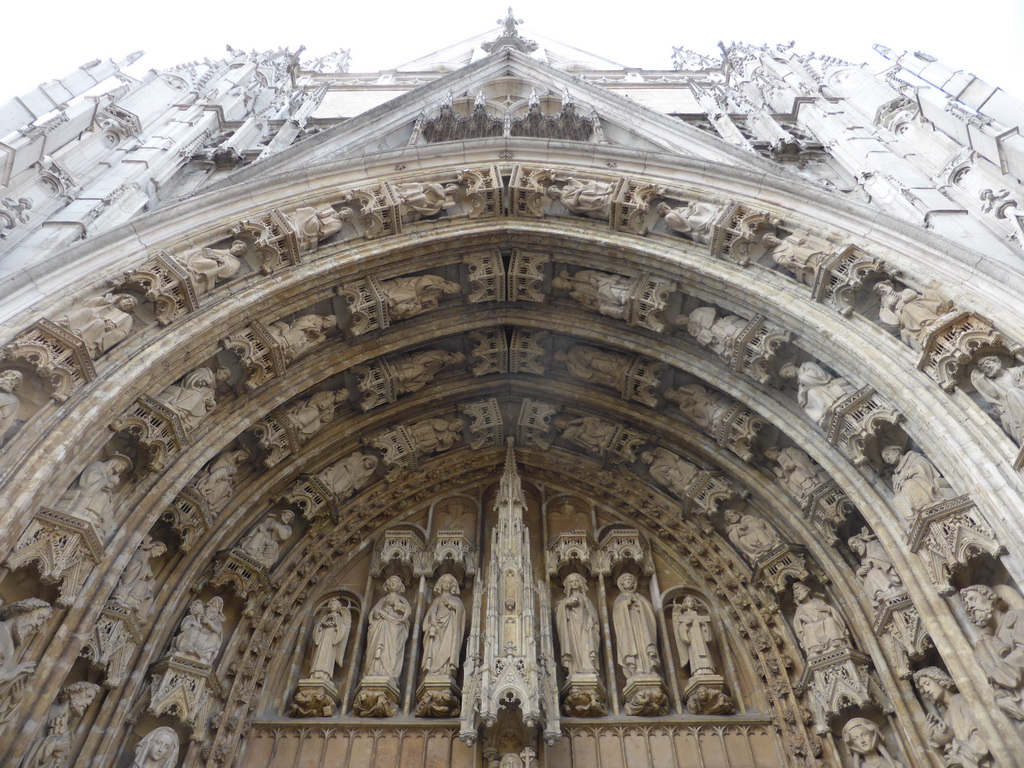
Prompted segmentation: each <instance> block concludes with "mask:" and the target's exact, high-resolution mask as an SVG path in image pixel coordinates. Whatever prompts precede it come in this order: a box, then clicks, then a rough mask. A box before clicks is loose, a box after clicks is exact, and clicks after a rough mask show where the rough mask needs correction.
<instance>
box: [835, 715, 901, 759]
mask: <svg viewBox="0 0 1024 768" xmlns="http://www.w3.org/2000/svg"><path fill="white" fill-rule="evenodd" d="M843 743H844V744H845V745H846V747H847V749H849V750H850V754H852V755H853V766H854V768H903V766H902V765H901V764H900V763H898V762H896V761H895V760H893V758H892V755H890V754H889V751H888V750H887V749H886V748H885V744H884V743H883V742H882V735H881V734H880V733H879V732H878V726H877V725H875V724H874V723H873V722H871V721H870V720H868V719H867V718H864V717H855V718H853V719H851V720H849V721H847V723H846V725H844V726H843Z"/></svg>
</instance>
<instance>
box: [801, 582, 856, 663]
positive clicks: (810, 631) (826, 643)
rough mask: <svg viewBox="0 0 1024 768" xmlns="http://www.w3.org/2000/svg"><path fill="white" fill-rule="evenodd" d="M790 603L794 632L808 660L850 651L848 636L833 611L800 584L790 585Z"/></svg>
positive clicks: (844, 625)
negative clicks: (792, 604) (791, 596)
mask: <svg viewBox="0 0 1024 768" xmlns="http://www.w3.org/2000/svg"><path fill="white" fill-rule="evenodd" d="M793 599H794V601H795V602H796V613H794V614H793V629H794V631H795V632H796V637H797V640H798V641H799V642H800V647H801V648H803V650H804V653H805V654H806V655H807V658H808V659H813V658H814V657H816V656H822V655H824V654H826V653H828V652H829V651H832V650H835V649H839V648H849V647H850V632H849V630H848V629H847V628H846V622H845V621H843V617H842V616H840V615H839V612H838V611H837V610H836V609H835V608H833V607H832V606H831V605H829V604H828V603H826V602H825V601H824V600H823V599H822V598H821V597H820V596H819V595H815V594H814V593H812V592H811V589H810V587H808V586H807V585H806V584H803V583H800V582H797V583H796V584H794V585H793Z"/></svg>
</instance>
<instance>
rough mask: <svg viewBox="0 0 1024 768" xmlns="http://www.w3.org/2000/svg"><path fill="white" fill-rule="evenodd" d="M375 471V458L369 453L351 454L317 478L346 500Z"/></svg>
mask: <svg viewBox="0 0 1024 768" xmlns="http://www.w3.org/2000/svg"><path fill="white" fill-rule="evenodd" d="M376 469H377V457H376V456H374V455H372V454H369V453H353V454H352V455H351V456H348V457H346V458H344V459H342V460H341V461H339V462H338V463H337V464H332V465H331V466H329V467H328V468H327V469H325V470H324V471H323V472H321V473H320V474H319V475H317V477H319V478H320V480H321V481H322V482H323V483H324V485H326V486H327V487H328V488H330V489H331V490H332V491H334V494H335V495H336V496H337V497H338V498H341V499H344V498H347V497H348V496H351V495H352V494H353V493H355V492H356V491H357V490H359V489H360V488H362V487H363V485H365V484H366V481H367V480H369V479H370V477H371V476H372V475H373V473H374V470H376Z"/></svg>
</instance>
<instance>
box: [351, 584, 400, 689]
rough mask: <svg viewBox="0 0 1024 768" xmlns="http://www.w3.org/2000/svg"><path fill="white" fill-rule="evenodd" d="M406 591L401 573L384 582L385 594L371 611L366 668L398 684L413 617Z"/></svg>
mask: <svg viewBox="0 0 1024 768" xmlns="http://www.w3.org/2000/svg"><path fill="white" fill-rule="evenodd" d="M404 592H405V584H403V583H402V580H401V579H400V578H399V577H398V576H390V577H388V580H387V581H385V582H384V593H385V594H384V596H383V597H382V598H381V599H380V600H378V601H377V604H376V605H375V606H373V610H371V611H370V626H369V629H368V630H367V633H366V662H365V665H364V667H363V675H364V676H366V677H386V678H388V679H389V680H390V681H391V682H392V683H394V684H396V685H397V683H398V677H399V675H401V674H402V662H403V661H404V659H405V641H406V640H407V639H408V637H409V620H410V617H411V616H412V606H410V605H409V601H408V600H406V599H405V597H404V596H403V593H404Z"/></svg>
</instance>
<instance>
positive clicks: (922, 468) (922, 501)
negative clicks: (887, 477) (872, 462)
mask: <svg viewBox="0 0 1024 768" xmlns="http://www.w3.org/2000/svg"><path fill="white" fill-rule="evenodd" d="M882 460H883V461H884V462H885V463H886V464H888V465H890V466H892V467H893V471H892V489H893V492H894V493H895V496H894V498H893V501H894V502H895V504H896V507H897V509H899V510H900V512H902V513H903V514H904V515H905V516H906V517H913V516H914V515H915V514H917V513H918V512H919V511H920V510H922V509H924V508H925V507H928V506H931V505H932V504H935V503H937V502H940V501H945V500H947V499H952V498H955V497H956V492H955V491H954V490H953V487H952V486H951V485H950V484H949V483H947V482H946V478H944V477H943V476H942V475H940V474H939V470H937V469H936V468H935V465H934V464H932V463H931V462H930V461H929V460H928V459H926V458H925V457H924V455H923V454H921V453H918V452H917V451H907V452H906V453H904V452H903V450H902V449H901V448H899V447H897V446H895V445H889V446H886V447H885V448H883V449H882Z"/></svg>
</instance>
